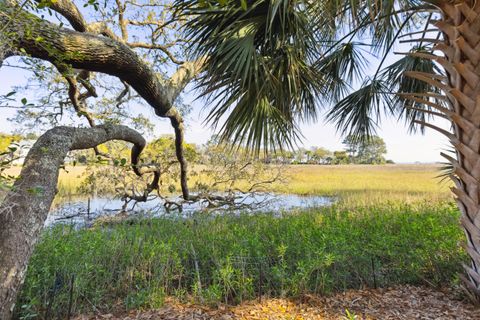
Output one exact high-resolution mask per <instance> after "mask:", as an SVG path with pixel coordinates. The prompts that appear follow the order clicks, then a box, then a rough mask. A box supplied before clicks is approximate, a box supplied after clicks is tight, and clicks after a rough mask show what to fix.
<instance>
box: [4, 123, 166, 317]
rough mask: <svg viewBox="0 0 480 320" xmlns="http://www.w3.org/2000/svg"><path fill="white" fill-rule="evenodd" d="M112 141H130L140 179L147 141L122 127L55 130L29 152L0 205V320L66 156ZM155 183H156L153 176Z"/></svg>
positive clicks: (11, 305)
mask: <svg viewBox="0 0 480 320" xmlns="http://www.w3.org/2000/svg"><path fill="white" fill-rule="evenodd" d="M110 140H123V141H127V142H131V143H133V145H134V146H133V148H132V166H133V168H134V171H135V172H136V173H137V174H138V175H141V172H140V170H139V169H138V166H137V165H138V160H139V154H140V153H141V152H142V150H143V148H144V147H145V144H146V142H145V139H144V138H143V137H142V136H141V135H140V134H139V133H138V132H136V131H135V130H132V129H130V128H128V127H125V126H112V125H106V126H97V127H95V128H88V129H83V128H71V127H56V128H53V129H51V130H49V131H47V132H46V133H45V134H43V135H42V136H41V137H40V138H39V139H38V140H37V142H36V143H35V144H34V146H33V147H32V149H31V150H30V152H29V153H28V155H27V157H26V159H25V163H24V165H23V168H22V170H21V172H20V176H19V178H18V180H17V181H16V182H15V184H14V186H13V188H12V190H11V191H10V192H9V193H8V194H7V196H6V198H5V200H4V201H3V203H2V204H1V205H0V226H1V228H0V319H2V320H8V319H10V318H11V316H12V312H13V308H14V306H15V301H16V298H17V294H18V291H19V290H20V287H21V285H22V283H23V280H24V277H25V271H26V269H27V265H28V261H29V259H30V256H31V254H32V251H33V249H34V247H35V244H36V242H37V240H38V238H39V235H40V232H41V231H42V229H43V226H44V223H45V219H46V218H47V215H48V212H49V210H50V206H51V204H52V201H53V199H54V196H55V193H56V187H57V180H58V175H59V169H60V167H61V165H62V164H63V161H64V159H65V157H66V155H67V153H68V152H69V151H71V150H79V149H89V148H93V147H96V146H97V145H99V144H102V143H105V142H107V141H110ZM155 181H156V182H157V183H158V175H157V174H155V176H154V183H155Z"/></svg>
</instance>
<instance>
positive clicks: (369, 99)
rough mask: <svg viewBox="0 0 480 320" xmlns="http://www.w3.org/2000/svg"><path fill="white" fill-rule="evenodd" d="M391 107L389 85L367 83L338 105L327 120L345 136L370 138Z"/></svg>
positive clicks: (370, 81)
mask: <svg viewBox="0 0 480 320" xmlns="http://www.w3.org/2000/svg"><path fill="white" fill-rule="evenodd" d="M389 105H390V95H389V92H388V85H387V84H386V83H385V82H384V81H383V80H378V79H373V80H367V81H365V82H364V83H363V84H362V86H361V88H360V89H358V90H356V91H354V92H352V93H350V94H349V95H348V96H346V97H345V98H343V99H342V100H340V101H339V102H338V103H336V104H335V105H334V106H333V107H332V108H331V109H330V111H329V112H328V114H327V119H328V120H329V121H332V122H334V123H335V124H336V126H337V129H338V130H339V131H340V132H341V133H342V134H343V135H349V136H352V137H358V138H362V137H369V136H371V135H373V134H374V133H375V132H376V127H377V126H378V121H379V117H380V115H381V113H382V111H384V110H385V109H387V110H388V106H389Z"/></svg>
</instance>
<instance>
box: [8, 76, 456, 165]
mask: <svg viewBox="0 0 480 320" xmlns="http://www.w3.org/2000/svg"><path fill="white" fill-rule="evenodd" d="M26 76H27V73H26V72H23V71H21V70H18V69H13V68H8V67H3V68H2V69H0V94H5V93H8V92H10V91H12V88H13V87H14V86H16V85H22V84H24V83H25V81H26ZM185 100H186V101H185V102H187V103H191V105H192V107H193V111H192V113H191V114H190V116H189V117H188V119H187V126H188V127H187V132H186V139H187V141H188V142H193V143H198V144H201V143H204V142H206V141H207V140H208V139H209V137H210V136H211V134H212V130H211V129H210V128H209V127H208V126H207V125H204V124H203V119H204V118H205V115H206V111H205V110H203V107H202V103H201V101H194V100H195V92H189V93H187V95H186V99H185ZM143 112H144V113H145V114H146V115H148V116H149V117H150V118H151V119H155V124H156V128H155V135H160V134H165V133H172V130H171V126H170V124H169V122H168V121H165V120H156V119H157V117H156V116H155V115H154V113H153V112H152V111H151V110H149V109H148V108H144V110H143ZM13 114H14V111H13V110H7V109H2V110H1V112H0V128H1V129H0V131H2V132H11V131H13V130H14V129H15V127H14V124H12V123H10V122H9V121H8V118H9V117H11V116H13ZM439 124H440V125H442V126H444V127H445V126H446V124H445V123H439ZM302 133H303V136H304V139H303V141H302V145H303V146H305V147H307V148H308V147H311V146H322V147H325V148H328V149H330V150H341V149H342V143H341V141H342V137H341V135H340V134H338V133H337V132H336V130H335V127H334V126H333V125H332V124H329V123H326V122H325V121H324V120H323V119H322V117H319V121H318V122H316V123H311V124H305V125H303V126H302ZM378 135H380V136H381V137H382V138H383V139H384V140H385V142H386V144H387V149H388V154H387V158H388V159H392V160H394V161H395V162H398V163H411V162H417V161H418V162H438V161H442V158H441V157H440V155H439V153H440V151H441V150H443V149H446V148H448V141H447V140H446V139H445V138H444V137H443V136H442V135H440V134H439V133H436V132H434V131H432V130H428V131H427V132H426V134H425V135H421V134H409V133H408V130H407V128H406V126H405V125H404V124H403V123H400V122H397V121H396V120H395V119H384V121H383V122H382V123H381V125H380V127H379V130H378Z"/></svg>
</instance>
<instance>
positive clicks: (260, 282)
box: [17, 202, 466, 318]
mask: <svg viewBox="0 0 480 320" xmlns="http://www.w3.org/2000/svg"><path fill="white" fill-rule="evenodd" d="M458 217H459V212H458V210H457V209H456V207H455V206H454V204H451V203H435V204H430V203H427V202H425V203H419V204H415V205H412V204H410V205H405V204H401V203H398V202H392V203H386V204H381V205H370V206H365V207H357V208H354V209H346V208H341V207H338V206H333V207H331V208H320V209H311V210H302V211H298V212H290V213H282V214H279V213H272V214H256V215H248V214H242V215H238V216H234V215H231V216H213V215H203V216H201V215H198V216H195V217H193V218H189V219H181V218H164V219H144V220H139V221H137V222H135V223H132V222H125V223H122V224H117V225H111V226H103V227H96V228H93V229H88V230H79V231H77V230H74V229H73V228H71V227H68V226H57V227H55V228H53V229H50V230H47V231H46V232H45V233H44V235H43V237H42V240H41V241H40V243H39V244H38V246H37V248H36V250H35V253H34V255H33V257H32V259H31V263H30V267H29V269H28V274H27V278H26V282H25V285H24V287H23V290H22V293H21V296H20V298H19V301H18V303H17V305H18V310H17V313H18V315H19V316H22V317H25V318H28V316H29V315H32V314H38V315H40V317H43V316H44V315H45V313H46V312H47V310H48V312H50V313H51V314H52V315H53V314H55V315H57V316H58V317H60V318H62V316H63V317H64V315H65V313H66V312H67V310H68V305H69V303H70V302H71V304H72V309H73V311H74V312H75V313H79V312H91V311H94V310H101V311H102V312H107V311H109V310H111V309H112V308H114V307H120V308H123V309H131V308H135V309H139V308H152V307H158V306H159V305H161V304H162V303H163V300H164V297H165V296H176V297H179V298H182V299H184V298H188V299H197V301H200V302H203V303H211V304H215V303H218V302H227V303H238V302H240V301H242V300H245V299H252V298H255V297H257V296H259V295H269V296H296V295H301V294H305V293H316V294H329V293H332V292H335V291H340V290H345V289H347V288H360V287H365V286H368V287H373V286H379V287H386V286H391V285H395V284H407V283H408V284H425V285H433V286H444V285H449V284H451V283H452V282H454V281H456V275H457V273H458V272H460V271H461V262H462V261H465V260H466V255H465V253H464V251H463V249H461V246H460V245H459V242H461V241H463V233H462V231H461V229H460V227H459V226H458ZM72 276H73V277H74V282H73V288H70V283H71V282H70V280H69V279H71V278H72ZM70 294H72V299H70Z"/></svg>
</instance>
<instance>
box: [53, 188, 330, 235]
mask: <svg viewBox="0 0 480 320" xmlns="http://www.w3.org/2000/svg"><path fill="white" fill-rule="evenodd" d="M179 199H180V198H173V199H170V200H173V201H178V200H179ZM333 202H334V199H333V198H330V197H322V196H298V195H286V194H271V193H263V194H256V195H249V196H238V198H237V199H236V200H235V205H234V206H233V207H232V206H224V207H218V208H209V207H208V204H207V203H205V202H194V203H184V204H183V205H182V209H181V210H178V209H176V210H167V209H166V208H165V206H164V205H163V204H164V201H163V200H162V199H159V198H156V199H152V200H150V201H148V202H143V203H136V204H133V203H130V204H128V206H127V209H126V212H127V214H128V215H132V216H133V215H136V216H147V217H165V216H169V217H189V216H193V215H195V214H201V213H202V212H210V213H213V214H238V213H240V212H246V213H252V214H254V213H256V212H258V213H261V212H273V213H281V212H283V211H288V210H293V209H299V208H311V207H319V206H328V205H331V204H332V203H333ZM123 204H124V202H123V201H122V200H120V199H114V198H92V199H74V200H70V201H66V202H63V203H62V204H60V205H57V206H56V207H55V208H53V209H52V211H51V212H50V214H49V216H48V218H47V221H46V222H45V224H46V225H47V226H51V225H55V224H59V223H63V224H65V223H66V224H74V225H77V226H79V227H82V226H88V225H90V224H92V222H93V221H95V219H97V218H99V217H106V216H114V215H116V214H118V213H119V212H121V209H122V205H123Z"/></svg>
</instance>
